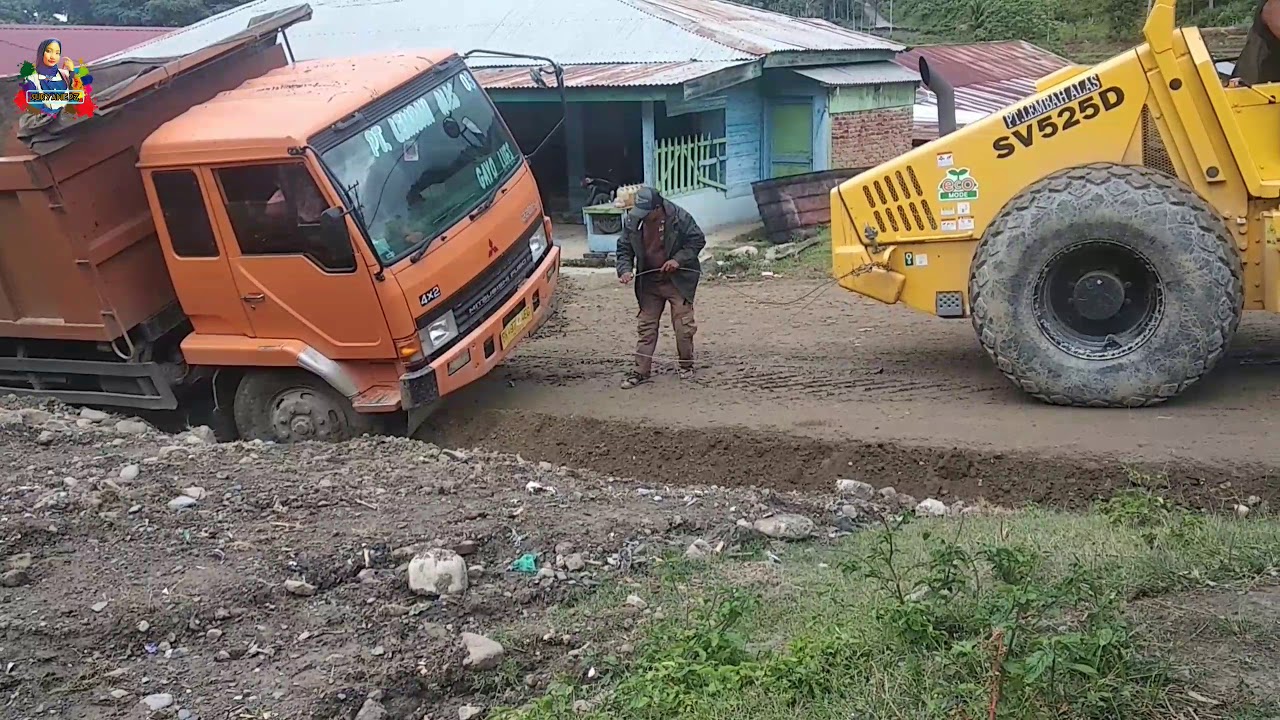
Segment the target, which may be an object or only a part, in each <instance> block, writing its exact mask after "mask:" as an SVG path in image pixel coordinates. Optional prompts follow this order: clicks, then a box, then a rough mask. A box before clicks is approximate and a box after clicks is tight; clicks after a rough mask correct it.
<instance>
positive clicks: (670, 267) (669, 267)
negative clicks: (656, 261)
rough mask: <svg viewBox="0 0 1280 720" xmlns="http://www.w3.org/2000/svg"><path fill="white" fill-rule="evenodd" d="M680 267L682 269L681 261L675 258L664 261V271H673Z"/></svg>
mask: <svg viewBox="0 0 1280 720" xmlns="http://www.w3.org/2000/svg"><path fill="white" fill-rule="evenodd" d="M679 269H680V263H678V262H676V261H675V260H668V261H666V262H664V263H662V272H664V273H673V272H675V271H677V270H679Z"/></svg>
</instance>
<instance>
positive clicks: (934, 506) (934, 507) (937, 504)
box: [916, 498, 947, 517]
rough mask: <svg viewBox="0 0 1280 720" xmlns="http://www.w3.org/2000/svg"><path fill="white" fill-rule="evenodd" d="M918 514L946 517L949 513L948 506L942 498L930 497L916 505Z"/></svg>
mask: <svg viewBox="0 0 1280 720" xmlns="http://www.w3.org/2000/svg"><path fill="white" fill-rule="evenodd" d="M916 514H917V515H920V516H921V517H944V516H945V515H946V514H947V506H946V504H945V503H943V502H942V501H941V500H935V499H933V498H928V499H927V500H921V501H920V504H919V505H916Z"/></svg>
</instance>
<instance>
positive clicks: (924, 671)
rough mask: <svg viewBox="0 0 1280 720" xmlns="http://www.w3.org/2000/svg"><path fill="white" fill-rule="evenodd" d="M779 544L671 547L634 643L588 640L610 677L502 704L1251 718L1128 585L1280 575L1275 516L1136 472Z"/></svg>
mask: <svg viewBox="0 0 1280 720" xmlns="http://www.w3.org/2000/svg"><path fill="white" fill-rule="evenodd" d="M773 550H774V552H777V553H779V556H777V557H776V558H774V560H775V561H773V562H771V561H768V560H763V561H762V558H761V555H760V554H753V556H752V558H750V559H743V558H741V557H734V558H723V559H719V560H712V561H709V562H707V563H706V564H702V565H697V566H694V565H692V564H691V563H690V562H689V561H686V560H684V559H683V558H680V559H674V560H672V561H670V562H668V563H666V564H664V565H662V566H661V567H660V568H659V569H658V571H657V572H656V573H655V574H654V575H652V576H650V577H649V578H648V584H647V586H645V587H644V588H642V589H641V590H640V592H641V595H642V597H643V599H644V600H645V601H646V602H647V604H648V607H649V608H651V610H650V611H649V612H650V613H652V615H651V619H650V620H649V621H647V622H643V623H641V624H640V625H638V626H637V627H638V630H637V634H638V636H639V637H638V639H637V640H636V641H635V643H636V648H635V653H634V655H631V656H629V657H622V658H619V657H617V656H615V655H614V654H612V653H611V652H605V653H602V654H601V655H600V656H598V657H595V658H590V661H591V663H592V664H593V666H594V667H596V668H598V669H600V670H602V671H603V673H604V678H603V680H601V681H600V682H598V683H595V684H589V685H588V684H579V683H578V682H577V680H576V679H571V678H570V679H565V680H564V681H563V682H560V683H557V684H556V685H554V686H553V687H552V689H551V691H550V692H549V693H547V694H546V695H544V696H543V697H541V698H539V699H538V700H536V701H534V702H533V703H531V704H529V705H526V706H524V707H522V708H519V709H509V710H506V711H503V712H501V713H497V716H498V717H504V718H507V720H549V719H551V718H570V717H589V718H600V719H604V718H628V719H630V718H636V719H639V720H644V719H646V718H653V719H655V720H657V719H659V718H661V719H662V720H672V719H675V718H696V719H698V720H703V719H706V720H711V719H713V718H741V719H742V720H774V719H775V718H776V719H777V720H782V719H783V718H793V717H801V716H803V717H808V718H814V719H815V720H847V719H848V718H902V719H903V720H906V719H908V718H909V719H910V720H925V719H930V718H936V719H937V720H952V719H956V718H969V719H973V720H977V719H979V718H988V717H999V718H1002V719H1009V720H1015V719H1016V720H1022V719H1027V720H1031V719H1032V718H1045V717H1072V718H1116V717H1123V718H1134V719H1137V718H1173V717H1199V718H1210V717H1216V718H1228V717H1229V718H1246V717H1255V715H1251V713H1254V712H1257V711H1259V710H1260V708H1261V706H1260V705H1258V704H1256V703H1253V702H1251V701H1250V700H1249V699H1248V698H1247V697H1241V696H1237V697H1233V698H1230V699H1224V698H1222V697H1219V698H1218V699H1216V700H1213V701H1212V702H1213V703H1215V704H1214V705H1213V706H1212V707H1209V708H1206V706H1205V705H1203V704H1197V703H1203V702H1205V695H1204V692H1196V691H1195V690H1194V689H1192V688H1195V687H1202V686H1198V685H1196V682H1195V681H1196V679H1197V678H1198V677H1200V673H1202V672H1211V671H1212V670H1213V668H1196V667H1192V668H1191V669H1192V675H1191V676H1190V678H1191V679H1190V684H1189V683H1188V679H1187V676H1185V675H1182V676H1181V679H1179V680H1177V681H1176V682H1175V680H1174V679H1173V678H1174V677H1176V676H1177V674H1178V673H1180V672H1185V670H1183V669H1181V667H1180V666H1183V665H1188V664H1189V665H1192V666H1194V663H1195V661H1196V660H1197V659H1198V658H1195V657H1191V658H1182V657H1179V656H1178V653H1177V652H1175V651H1174V650H1173V649H1172V648H1171V647H1166V646H1164V645H1162V644H1161V643H1162V642H1164V640H1162V639H1161V638H1162V637H1163V636H1162V635H1161V634H1160V633H1158V632H1154V631H1151V629H1150V628H1149V627H1148V626H1147V622H1146V621H1145V620H1144V618H1142V617H1141V616H1140V613H1136V612H1135V607H1138V606H1139V605H1140V603H1135V602H1134V601H1135V600H1138V599H1141V598H1150V597H1152V596H1160V595H1164V594H1167V593H1172V592H1178V591H1185V590H1193V589H1203V588H1213V589H1214V591H1215V592H1231V591H1232V590H1234V589H1238V588H1242V587H1256V586H1257V584H1258V583H1259V579H1260V578H1261V579H1267V578H1269V582H1272V583H1274V582H1276V580H1275V578H1276V575H1277V569H1276V562H1277V558H1280V522H1276V521H1275V520H1271V519H1251V520H1243V521H1242V520H1237V519H1234V518H1221V517H1215V516H1209V515H1205V514H1203V513H1200V512H1196V511H1189V510H1185V509H1182V508H1179V507H1177V506H1175V505H1173V504H1171V503H1170V502H1168V501H1167V500H1164V499H1163V498H1160V497H1159V496H1157V495H1155V494H1153V493H1151V492H1150V491H1148V490H1141V489H1140V490H1135V491H1132V492H1129V493H1126V494H1123V495H1121V496H1118V497H1117V498H1116V499H1115V500H1112V501H1110V502H1107V503H1105V504H1103V505H1101V506H1099V507H1098V509H1097V510H1096V511H1095V512H1093V513H1091V514H1088V515H1083V516H1082V515H1066V514H1058V513H1052V512H1046V511H1040V510H1028V511H1022V512H1018V513H1015V514H987V515H973V516H964V517H961V518H954V519H948V520H932V521H917V520H913V519H911V518H910V517H908V518H905V519H903V520H901V521H886V522H885V524H884V526H883V527H881V528H880V529H878V530H868V531H864V532H862V533H860V534H856V535H853V536H851V537H849V538H847V539H846V540H845V541H843V542H842V543H841V544H839V545H838V546H836V547H834V548H832V547H815V546H788V547H787V548H786V549H785V550H782V551H780V550H779V549H778V548H777V547H774V548H773ZM634 589H635V588H627V589H626V590H625V591H618V590H617V588H616V587H615V588H614V591H613V592H610V591H607V590H606V591H605V592H602V593H601V594H600V595H599V597H598V598H596V599H595V600H588V601H586V602H585V603H584V604H582V605H578V606H576V607H574V608H571V609H569V610H566V611H565V613H566V616H565V617H564V618H561V620H562V621H563V623H564V624H577V623H582V622H585V620H584V618H588V617H594V618H596V619H599V618H600V617H605V616H607V615H608V613H609V612H610V608H616V607H617V606H618V605H619V604H620V603H619V599H620V597H622V596H623V595H625V594H626V593H627V592H631V591H633V590H634ZM1274 621H1275V619H1274V618H1273V619H1270V620H1266V619H1261V618H1260V619H1259V622H1262V623H1266V622H1274ZM1220 624H1222V626H1223V627H1222V632H1224V633H1227V634H1230V633H1237V634H1238V633H1240V632H1242V631H1247V628H1245V629H1243V630H1242V628H1241V627H1240V626H1239V623H1234V624H1232V623H1220ZM1174 630H1175V631H1178V630H1179V628H1176V627H1175V628H1174ZM601 632H602V634H603V637H602V638H601V640H602V641H603V642H604V644H605V646H609V645H611V644H612V643H616V642H618V634H617V632H618V631H617V630H616V628H615V629H605V630H602V631H601ZM1182 632H1191V630H1190V629H1185V630H1182ZM1202 690H1203V687H1202ZM993 705H994V707H995V709H996V714H995V715H992V714H991V713H992V707H993ZM1192 706H1194V709H1195V711H1196V712H1195V714H1191V713H1186V714H1184V713H1183V711H1184V710H1186V709H1187V708H1190V707H1192Z"/></svg>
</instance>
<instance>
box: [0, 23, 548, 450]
mask: <svg viewBox="0 0 1280 720" xmlns="http://www.w3.org/2000/svg"><path fill="white" fill-rule="evenodd" d="M310 15H311V10H310V7H308V6H306V5H300V6H297V7H294V8H291V9H289V10H286V11H282V12H279V13H274V14H271V15H270V16H268V17H265V18H260V19H258V20H257V21H256V22H255V23H254V24H252V25H251V26H250V27H249V28H248V29H246V30H245V31H243V32H241V33H239V34H238V35H236V36H233V37H230V38H227V39H225V40H224V41H222V42H220V43H216V44H214V45H211V46H209V47H206V48H204V49H202V50H200V51H197V52H194V53H191V54H188V55H186V56H183V57H178V58H173V59H172V60H169V61H166V62H162V63H154V62H152V63H140V62H137V61H130V60H128V58H127V57H125V58H122V59H120V60H116V61H108V62H106V63H104V64H102V65H100V66H95V67H93V68H92V74H93V76H94V82H93V86H92V90H93V95H92V96H93V99H94V101H95V103H96V105H97V111H96V114H95V115H94V116H93V117H90V118H86V119H76V118H69V117H59V118H57V119H56V120H54V121H52V122H24V123H23V124H22V125H23V127H22V128H21V129H20V130H19V132H18V138H17V139H20V140H21V142H20V143H17V142H11V143H10V147H9V149H8V150H7V152H6V157H4V158H2V159H0V224H2V225H3V228H4V229H3V235H4V237H3V241H2V242H0V394H5V393H19V394H34V395H45V396H52V397H55V398H59V399H61V400H64V401H67V402H71V403H77V404H84V405H97V406H115V407H121V408H137V409H142V410H179V409H183V408H186V407H188V406H193V404H198V403H204V404H207V405H210V406H213V407H215V408H216V409H217V412H218V417H220V418H222V419H223V420H224V422H223V423H222V427H223V428H224V429H230V428H232V427H233V428H234V430H235V432H236V433H238V435H239V436H240V437H243V438H262V439H270V440H275V441H297V440H305V439H341V438H346V437H350V436H352V435H355V434H358V433H362V432H365V431H369V430H375V429H381V427H380V426H382V425H384V424H386V423H387V422H388V421H391V420H393V419H395V420H404V421H405V422H403V423H400V422H396V423H392V424H393V426H396V425H398V426H400V428H402V429H403V428H404V427H405V426H406V425H407V426H408V428H409V429H412V427H413V426H414V425H416V424H417V423H419V422H420V420H421V418H422V417H424V416H425V414H426V413H427V412H428V411H429V410H430V409H431V408H432V407H433V406H434V404H435V403H436V402H437V401H438V400H439V399H440V398H442V397H444V396H446V395H448V394H449V393H452V392H454V391H456V390H458V389H459V388H461V387H463V386H465V385H467V384H468V383H471V382H473V381H475V380H476V379H478V378H480V377H481V376H483V375H485V374H486V373H488V372H489V371H490V370H491V369H493V367H494V366H495V365H497V364H498V363H500V362H501V361H502V360H503V359H504V358H505V357H506V356H507V355H508V354H509V353H511V351H512V349H513V348H514V347H515V346H516V345H517V344H518V343H519V342H520V341H521V340H522V339H523V338H524V337H526V336H527V335H528V334H529V333H530V332H532V331H533V330H534V329H535V328H536V327H537V326H538V325H539V324H541V323H542V322H543V321H544V320H545V319H546V317H547V315H548V313H549V312H550V308H551V304H552V303H551V300H552V295H553V293H554V292H555V290H556V284H557V281H558V279H559V277H558V276H559V264H560V251H559V249H558V248H557V247H555V245H554V244H553V243H552V238H551V224H550V220H549V218H548V217H547V216H546V215H545V213H544V212H543V208H542V204H541V201H540V199H539V194H538V188H537V186H536V185H535V183H534V178H533V174H532V171H531V170H530V168H529V165H528V163H527V162H526V159H525V157H524V155H522V154H521V153H520V151H519V149H518V148H517V146H516V143H515V141H514V140H513V139H512V136H511V134H510V132H509V131H508V129H507V127H506V125H505V124H504V122H503V120H502V118H501V117H500V116H499V115H498V113H497V111H496V109H495V108H494V105H493V104H492V102H491V101H490V99H489V97H488V96H487V95H486V94H485V92H484V90H483V89H481V88H480V87H479V85H478V84H477V82H476V80H475V79H474V77H472V75H471V73H470V72H469V71H468V70H467V68H466V65H465V61H464V58H463V57H461V56H459V55H457V54H454V53H451V52H446V51H439V52H414V53H399V54H384V55H370V56H367V57H352V58H345V59H340V60H324V61H310V62H298V63H295V62H293V61H292V58H291V57H289V55H288V52H287V51H288V42H287V37H285V38H284V43H283V44H280V43H279V42H278V41H279V39H280V38H281V37H282V36H283V33H284V31H285V29H286V28H287V27H288V26H290V25H291V24H293V23H296V22H299V21H304V20H306V19H309V18H310ZM531 72H533V73H534V74H537V72H538V71H537V70H534V71H531ZM549 72H551V73H552V74H554V75H555V77H556V80H557V81H558V83H559V86H560V89H561V92H562V93H563V74H562V72H561V71H560V70H559V68H558V66H554V65H552V66H551V70H549Z"/></svg>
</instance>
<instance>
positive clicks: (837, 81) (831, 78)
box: [795, 60, 920, 87]
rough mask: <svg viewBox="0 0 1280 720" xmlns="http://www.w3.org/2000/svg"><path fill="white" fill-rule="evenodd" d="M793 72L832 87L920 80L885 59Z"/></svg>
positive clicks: (915, 75)
mask: <svg viewBox="0 0 1280 720" xmlns="http://www.w3.org/2000/svg"><path fill="white" fill-rule="evenodd" d="M795 72H797V73H799V74H801V75H804V76H805V77H807V78H812V79H814V80H817V81H818V82H820V83H822V84H823V85H829V86H832V87H849V86H854V85H879V84H881V83H908V82H917V83H918V82H920V73H918V72H916V71H915V70H911V69H910V68H905V67H902V66H901V65H898V64H897V63H893V62H889V61H887V60H886V61H884V62H873V63H855V64H853V65H828V66H826V67H812V68H796V69H795Z"/></svg>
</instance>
